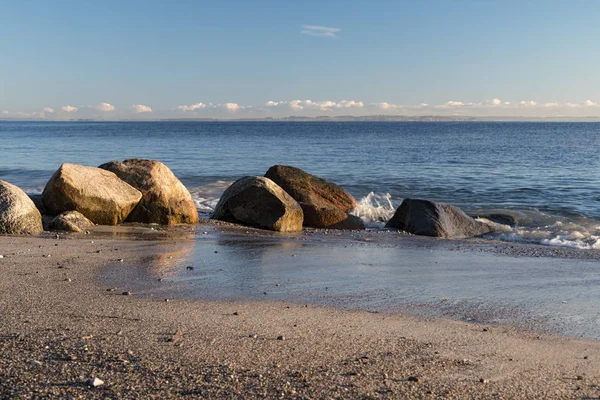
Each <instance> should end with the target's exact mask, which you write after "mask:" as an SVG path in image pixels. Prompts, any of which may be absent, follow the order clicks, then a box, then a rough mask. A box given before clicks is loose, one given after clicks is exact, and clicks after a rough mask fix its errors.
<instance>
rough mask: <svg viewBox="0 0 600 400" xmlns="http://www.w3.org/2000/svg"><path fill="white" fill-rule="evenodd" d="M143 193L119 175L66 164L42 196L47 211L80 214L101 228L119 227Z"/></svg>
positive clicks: (55, 213) (53, 177) (98, 169)
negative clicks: (107, 226) (105, 226)
mask: <svg viewBox="0 0 600 400" xmlns="http://www.w3.org/2000/svg"><path fill="white" fill-rule="evenodd" d="M141 198H142V194H141V193H140V192H139V191H138V190H137V189H135V188H134V187H132V186H131V185H129V184H128V183H126V182H123V181H122V180H121V179H119V177H118V176H117V175H115V174H114V173H112V172H110V171H106V170H104V169H100V168H94V167H85V166H83V165H75V164H68V163H65V164H63V165H61V167H60V168H59V169H58V170H57V171H56V172H55V173H54V175H52V177H51V178H50V180H49V181H48V183H47V184H46V187H45V188H44V191H43V193H42V202H43V203H44V207H45V208H46V211H47V212H48V213H49V214H51V215H58V214H60V213H63V212H65V211H79V212H80V213H82V214H83V215H85V216H86V217H87V218H88V219H89V220H90V221H92V222H93V223H95V224H99V225H116V224H119V223H121V222H123V221H125V218H127V216H128V215H129V213H130V212H131V210H133V209H134V207H135V206H136V205H137V204H138V203H139V201H140V200H141Z"/></svg>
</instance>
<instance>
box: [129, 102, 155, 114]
mask: <svg viewBox="0 0 600 400" xmlns="http://www.w3.org/2000/svg"><path fill="white" fill-rule="evenodd" d="M132 107H133V111H135V112H136V113H138V114H139V113H151V112H152V108H151V107H149V106H145V105H143V104H134V105H133V106H132Z"/></svg>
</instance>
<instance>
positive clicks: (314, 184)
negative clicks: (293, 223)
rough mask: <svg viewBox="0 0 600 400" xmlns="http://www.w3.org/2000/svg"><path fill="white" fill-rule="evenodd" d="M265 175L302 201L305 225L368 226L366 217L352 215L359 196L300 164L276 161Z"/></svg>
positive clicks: (359, 227) (334, 226) (360, 227)
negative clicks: (365, 220) (303, 168)
mask: <svg viewBox="0 0 600 400" xmlns="http://www.w3.org/2000/svg"><path fill="white" fill-rule="evenodd" d="M265 177H267V178H269V179H271V180H272V181H273V182H275V183H276V184H278V185H279V186H281V188H282V189H283V190H285V191H286V192H287V193H288V194H289V195H290V196H292V197H293V198H294V199H295V200H296V201H298V202H299V203H300V206H301V207H302V210H303V211H304V226H308V227H312V228H331V229H364V228H365V226H364V224H363V222H362V220H361V219H360V218H358V217H354V216H351V215H349V214H348V213H349V212H350V211H352V210H353V209H354V208H355V207H356V206H357V203H356V200H355V199H354V197H352V196H351V195H350V194H349V193H348V192H347V191H345V190H344V189H342V188H341V187H339V186H338V185H336V184H333V183H331V182H327V181H326V180H324V179H321V178H319V177H316V176H314V175H311V174H309V173H307V172H305V171H303V170H301V169H300V168H296V167H290V166H286V165H275V166H272V167H271V168H269V170H268V171H267V173H266V174H265Z"/></svg>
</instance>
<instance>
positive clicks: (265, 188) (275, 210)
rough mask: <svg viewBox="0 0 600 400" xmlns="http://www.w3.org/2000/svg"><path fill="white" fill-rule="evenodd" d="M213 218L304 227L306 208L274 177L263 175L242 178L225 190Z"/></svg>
mask: <svg viewBox="0 0 600 400" xmlns="http://www.w3.org/2000/svg"><path fill="white" fill-rule="evenodd" d="M212 218H213V219H218V220H222V221H228V222H234V223H239V224H243V225H248V226H253V227H257V228H262V229H270V230H274V231H279V232H295V231H300V230H302V221H303V220H304V214H303V213H302V208H301V207H300V205H299V204H298V202H296V200H294V199H293V198H292V197H291V196H290V195H289V194H287V193H286V192H285V191H284V190H283V189H282V188H280V187H279V186H278V185H277V184H276V183H275V182H273V181H272V180H270V179H268V178H265V177H262V176H246V177H244V178H241V179H238V180H237V181H235V182H234V183H233V184H232V185H231V186H229V187H228V188H227V190H225V193H223V195H222V196H221V199H219V203H218V204H217V206H216V207H215V212H214V213H213V216H212Z"/></svg>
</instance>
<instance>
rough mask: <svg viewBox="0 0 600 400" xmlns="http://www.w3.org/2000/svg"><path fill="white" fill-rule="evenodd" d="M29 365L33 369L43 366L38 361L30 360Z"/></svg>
mask: <svg viewBox="0 0 600 400" xmlns="http://www.w3.org/2000/svg"><path fill="white" fill-rule="evenodd" d="M31 365H33V366H34V367H41V366H42V365H44V364H42V362H41V361H38V360H32V361H31Z"/></svg>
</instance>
